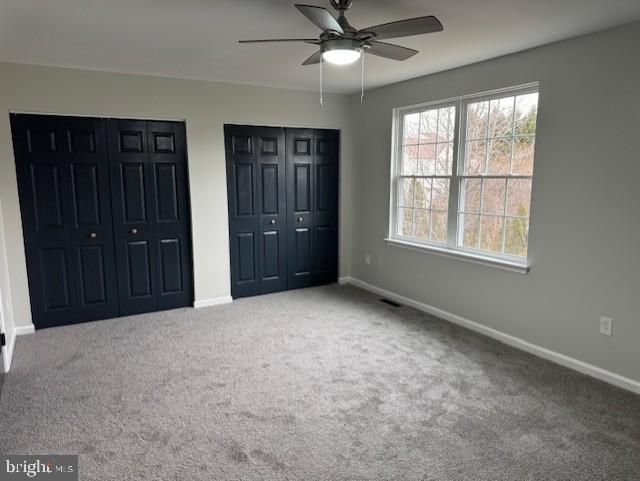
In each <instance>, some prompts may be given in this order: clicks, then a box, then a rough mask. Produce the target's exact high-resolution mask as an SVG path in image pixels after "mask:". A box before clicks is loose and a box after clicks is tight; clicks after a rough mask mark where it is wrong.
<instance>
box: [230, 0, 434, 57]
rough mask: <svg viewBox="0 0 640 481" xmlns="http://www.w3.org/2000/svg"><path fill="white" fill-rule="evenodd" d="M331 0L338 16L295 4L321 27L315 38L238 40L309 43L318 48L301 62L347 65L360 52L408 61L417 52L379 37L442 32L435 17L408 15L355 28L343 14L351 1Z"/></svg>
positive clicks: (322, 9) (248, 41)
mask: <svg viewBox="0 0 640 481" xmlns="http://www.w3.org/2000/svg"><path fill="white" fill-rule="evenodd" d="M330 1H331V5H332V6H333V8H335V9H336V10H337V11H338V12H339V15H338V18H335V17H334V16H333V15H331V13H329V11H328V10H327V9H325V8H322V7H316V6H313V5H297V4H296V8H297V9H298V10H299V11H300V12H301V13H302V14H303V15H304V16H305V17H307V18H308V19H309V20H310V21H311V22H313V23H314V24H315V25H316V26H318V27H320V29H321V30H322V33H321V34H320V37H319V38H317V39H315V38H281V39H267V40H240V43H267V42H304V43H310V44H314V45H318V46H319V47H320V50H318V51H317V52H316V53H314V54H313V55H311V57H309V58H308V59H306V60H305V61H304V62H303V64H302V65H313V64H318V63H321V62H322V60H326V61H327V62H329V63H332V64H336V65H347V64H351V63H353V62H355V61H357V60H358V59H359V58H360V56H361V55H362V53H363V52H366V53H369V54H372V55H377V56H379V57H385V58H389V59H392V60H407V59H408V58H411V57H413V56H414V55H415V54H417V53H418V51H417V50H413V49H411V48H406V47H402V46H400V45H394V44H391V43H386V42H380V40H385V39H388V38H398V37H408V36H411V35H421V34H424V33H433V32H441V31H442V30H443V27H442V24H441V23H440V21H439V20H438V19H437V18H436V17H434V16H426V17H417V18H409V19H406V20H399V21H396V22H390V23H383V24H381V25H375V26H373V27H368V28H364V29H362V30H357V29H355V28H354V27H352V26H351V25H350V24H349V22H348V21H347V19H346V17H345V16H344V12H345V11H346V10H349V8H351V6H352V4H353V0H330Z"/></svg>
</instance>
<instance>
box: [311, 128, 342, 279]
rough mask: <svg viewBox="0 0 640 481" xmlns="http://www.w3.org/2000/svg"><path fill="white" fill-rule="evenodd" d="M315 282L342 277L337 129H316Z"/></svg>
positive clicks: (314, 174) (314, 176)
mask: <svg viewBox="0 0 640 481" xmlns="http://www.w3.org/2000/svg"><path fill="white" fill-rule="evenodd" d="M313 148H314V158H313V168H314V173H313V182H314V189H313V193H314V199H315V200H314V211H313V214H314V219H313V268H312V271H313V274H312V277H313V284H314V285H320V284H327V283H331V282H336V281H337V279H338V222H339V219H338V217H339V208H338V199H339V168H338V155H339V137H338V131H336V130H314V136H313Z"/></svg>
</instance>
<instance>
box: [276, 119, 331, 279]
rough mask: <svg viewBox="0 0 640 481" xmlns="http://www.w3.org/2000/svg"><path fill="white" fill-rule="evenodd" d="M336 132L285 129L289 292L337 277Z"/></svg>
mask: <svg viewBox="0 0 640 481" xmlns="http://www.w3.org/2000/svg"><path fill="white" fill-rule="evenodd" d="M338 142H339V137H338V132H337V131H335V130H318V129H315V130H312V129H286V143H287V225H288V234H287V241H288V249H287V257H288V277H289V283H288V284H289V288H290V289H294V288H299V287H309V286H315V285H320V284H326V283H330V282H335V281H336V280H337V277H338V194H339V191H338V172H339V169H338V153H339V146H338Z"/></svg>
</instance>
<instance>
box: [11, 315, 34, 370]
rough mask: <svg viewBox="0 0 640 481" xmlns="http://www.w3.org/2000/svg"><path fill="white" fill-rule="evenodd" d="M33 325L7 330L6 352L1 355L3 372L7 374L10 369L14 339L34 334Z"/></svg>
mask: <svg viewBox="0 0 640 481" xmlns="http://www.w3.org/2000/svg"><path fill="white" fill-rule="evenodd" d="M35 331H36V330H35V327H34V326H33V324H31V325H29V326H18V327H14V328H13V329H8V330H7V333H6V334H7V345H6V351H5V352H4V353H3V355H4V357H3V360H4V372H9V369H11V361H12V360H13V351H14V348H15V345H16V337H18V336H26V335H27V334H33V333H34V332H35Z"/></svg>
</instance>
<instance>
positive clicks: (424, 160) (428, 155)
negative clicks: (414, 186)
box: [417, 144, 436, 175]
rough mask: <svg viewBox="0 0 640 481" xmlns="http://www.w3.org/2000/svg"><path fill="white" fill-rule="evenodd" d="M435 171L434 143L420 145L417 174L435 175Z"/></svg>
mask: <svg viewBox="0 0 640 481" xmlns="http://www.w3.org/2000/svg"><path fill="white" fill-rule="evenodd" d="M435 173H436V144H425V145H421V146H420V148H419V150H418V172H417V175H435Z"/></svg>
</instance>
